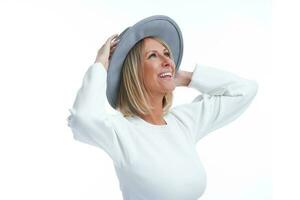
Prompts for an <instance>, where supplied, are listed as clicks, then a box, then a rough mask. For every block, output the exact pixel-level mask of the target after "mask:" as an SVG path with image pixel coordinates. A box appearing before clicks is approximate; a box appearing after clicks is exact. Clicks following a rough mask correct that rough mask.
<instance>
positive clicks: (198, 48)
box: [0, 0, 272, 200]
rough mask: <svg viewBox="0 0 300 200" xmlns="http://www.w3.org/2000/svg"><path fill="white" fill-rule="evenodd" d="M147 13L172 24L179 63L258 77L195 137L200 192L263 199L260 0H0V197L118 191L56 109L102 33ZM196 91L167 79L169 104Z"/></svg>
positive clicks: (265, 162) (265, 159)
mask: <svg viewBox="0 0 300 200" xmlns="http://www.w3.org/2000/svg"><path fill="white" fill-rule="evenodd" d="M155 14H163V15H168V16H170V17H171V18H173V19H174V20H175V21H176V22H177V23H178V25H179V26H180V27H181V30H182V34H183V38H184V55H183V60H182V64H181V69H183V70H189V71H192V70H193V68H194V66H195V64H196V63H201V64H206V65H211V66H215V67H218V68H220V69H224V70H228V71H230V72H233V73H236V74H238V75H240V76H242V77H245V78H249V79H255V80H257V81H258V83H259V91H258V94H257V96H256V98H255V100H254V101H253V103H252V104H251V106H250V107H249V108H248V110H247V111H246V112H245V113H244V114H243V115H242V116H241V117H240V118H238V119H237V120H235V121H234V122H232V123H231V124H229V125H227V126H226V127H224V128H222V129H219V130H217V131H215V132H213V133H211V134H210V135H208V136H207V137H205V138H204V139H203V140H202V141H200V142H199V144H198V146H197V150H198V152H199V155H200V157H201V160H202V162H203V164H204V166H205V169H206V172H207V176H208V185H207V189H206V191H205V193H204V195H203V196H202V197H201V198H200V200H220V199H222V200H254V199H255V200H270V199H271V134H272V131H271V130H270V126H269V125H270V123H269V124H268V123H267V122H266V120H268V119H269V116H270V110H267V109H265V105H266V104H268V102H267V99H266V95H267V94H268V91H267V90H266V87H268V82H267V81H266V77H267V76H270V74H272V71H271V1H270V0H241V1H237V0H227V1H222V0H210V1H208V0H194V1H188V0H185V1H177V2H176V1H173V0H167V1H161V0H151V1H145V2H142V1H138V0H129V1H112V0H98V1H96V0H72V1H71V0H55V1H54V0H51V1H33V0H30V1H26V3H25V2H23V1H21V0H20V1H1V3H0V22H1V33H0V34H1V37H0V54H1V61H0V62H1V63H0V64H1V65H0V67H1V68H0V69H1V71H0V72H1V73H0V78H1V79H0V81H1V84H0V87H1V88H0V89H1V93H2V95H1V96H2V97H1V105H0V106H1V107H0V108H1V115H0V117H1V132H0V134H1V140H0V156H1V157H0V158H1V164H0V169H1V170H0V188H1V189H0V190H1V192H0V199H3V200H4V199H5V200H7V199H8V200H11V199H14V200H15V199H32V200H35V199H43V200H48V199H49V200H50V199H51V200H53V199H73V200H83V199H85V200H87V199H90V200H92V199H95V200H96V199H113V200H114V199H116V200H118V199H122V195H121V191H120V190H119V183H118V180H117V176H116V175H115V172H114V168H113V163H112V161H111V160H110V158H109V157H108V155H106V154H105V152H104V151H102V150H101V149H98V148H96V147H92V146H89V145H86V144H82V143H79V142H77V141H75V140H73V136H72V132H71V129H70V128H69V127H68V126H67V121H66V118H67V117H68V115H69V112H68V109H69V108H71V107H72V105H73V102H74V100H75V97H76V93H77V90H78V89H79V87H80V86H81V83H82V82H81V81H82V78H83V75H84V73H85V71H86V70H87V68H88V67H89V66H90V65H91V64H92V63H93V62H94V60H95V57H96V53H97V50H98V49H99V48H100V47H101V46H102V44H103V43H104V42H105V40H106V39H107V37H109V36H110V35H112V34H114V33H120V32H121V31H122V30H123V29H125V28H126V27H127V26H130V25H133V24H134V23H136V22H137V21H139V20H140V19H142V18H145V17H148V16H151V15H155ZM197 94H198V93H197V92H196V91H194V90H192V89H187V88H177V89H176V91H175V101H174V105H178V104H181V103H184V102H189V101H191V100H192V99H193V97H195V96H196V95H197Z"/></svg>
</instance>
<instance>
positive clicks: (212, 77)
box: [188, 64, 243, 93]
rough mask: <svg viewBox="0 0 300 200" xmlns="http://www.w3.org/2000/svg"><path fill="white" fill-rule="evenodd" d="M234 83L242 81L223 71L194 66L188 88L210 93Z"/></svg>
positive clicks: (198, 65) (204, 66)
mask: <svg viewBox="0 0 300 200" xmlns="http://www.w3.org/2000/svg"><path fill="white" fill-rule="evenodd" d="M236 81H238V82H241V81H243V79H241V78H239V77H238V76H237V75H234V74H232V73H230V72H227V71H225V70H221V69H217V68H215V67H211V66H206V65H200V64H196V66H195V68H194V71H193V75H192V78H191V82H190V84H189V85H188V87H190V88H194V89H197V90H199V91H200V92H202V93H211V92H214V90H215V89H222V87H226V85H227V84H229V83H232V82H236Z"/></svg>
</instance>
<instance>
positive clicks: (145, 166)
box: [67, 63, 258, 200]
mask: <svg viewBox="0 0 300 200" xmlns="http://www.w3.org/2000/svg"><path fill="white" fill-rule="evenodd" d="M106 77H107V72H106V70H105V69H104V67H103V65H102V64H101V63H95V64H93V65H91V66H90V67H89V69H88V70H87V72H86V73H85V75H84V78H83V83H82V87H81V88H80V89H79V90H78V93H77V96H76V100H75V102H74V105H73V108H72V109H69V110H70V112H71V114H70V115H69V117H68V119H67V120H68V126H69V127H70V128H71V129H72V132H73V136H74V139H76V140H79V141H81V142H84V143H88V144H90V145H94V146H97V147H99V148H101V149H103V150H104V151H105V152H106V153H107V154H108V155H109V156H110V157H111V159H112V161H113V163H114V166H115V171H116V174H117V176H118V179H119V183H120V189H121V191H122V194H123V198H124V199H125V200H197V199H198V198H199V197H200V196H201V195H202V194H203V192H204V190H205V187H206V174H205V171H204V169H203V166H202V164H201V161H200V160H199V156H198V154H197V151H196V143H197V142H198V141H199V140H200V139H201V138H202V137H204V136H205V135H207V134H208V133H210V132H212V131H214V130H216V129H218V128H220V127H223V126H224V125H226V124H228V123H230V122H232V121H233V120H235V119H236V118H237V117H239V116H240V115H241V114H242V113H243V112H244V111H245V110H246V108H247V107H248V106H249V105H250V103H251V101H252V100H253V98H254V97H255V95H256V93H257V89H258V84H257V82H256V81H255V80H248V79H244V78H241V77H239V76H237V75H234V74H232V73H229V72H226V71H223V70H220V69H216V68H213V67H208V66H203V65H196V67H195V69H194V71H193V75H192V80H191V82H190V84H189V85H188V87H192V88H195V89H197V90H198V91H200V92H201V93H202V94H200V95H199V96H197V97H196V98H195V99H194V100H193V101H192V102H191V103H188V104H183V105H179V106H175V107H173V108H172V109H171V110H170V112H169V113H168V114H167V115H165V116H164V119H165V121H166V122H167V124H166V125H154V124H151V123H148V122H146V121H144V120H143V119H141V118H139V117H126V118H125V117H123V115H122V114H121V113H120V112H118V111H117V114H108V113H106V112H105V110H106V109H105V101H106Z"/></svg>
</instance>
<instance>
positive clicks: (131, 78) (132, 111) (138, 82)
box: [117, 37, 173, 117]
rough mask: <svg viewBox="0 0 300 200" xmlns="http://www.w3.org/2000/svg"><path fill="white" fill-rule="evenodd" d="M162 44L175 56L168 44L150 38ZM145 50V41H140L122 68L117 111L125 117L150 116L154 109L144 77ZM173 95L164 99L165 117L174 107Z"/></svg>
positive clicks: (168, 95)
mask: <svg viewBox="0 0 300 200" xmlns="http://www.w3.org/2000/svg"><path fill="white" fill-rule="evenodd" d="M148 38H152V39H155V40H156V41H158V42H160V43H161V44H162V45H163V46H164V47H165V48H166V49H167V50H168V51H169V52H170V56H171V59H173V55H172V52H171V49H170V47H169V46H168V44H167V43H166V42H164V41H163V40H161V39H160V38H158V37H148ZM143 48H144V39H143V40H141V41H139V42H138V43H137V44H136V45H135V46H134V47H133V48H132V49H131V50H130V52H129V53H128V55H127V56H126V58H125V61H124V63H123V67H122V77H121V82H120V89H119V93H118V98H117V109H118V110H119V111H120V112H121V113H122V114H123V115H124V116H125V117H127V116H134V115H137V116H140V115H147V114H150V112H151V110H152V109H153V107H152V106H151V105H150V102H149V95H150V93H149V91H148V90H147V88H145V85H144V82H143V77H144V70H143ZM172 101H173V93H172V92H170V93H166V94H165V96H164V97H163V101H162V106H163V115H165V114H167V113H168V111H169V109H170V108H171V106H172Z"/></svg>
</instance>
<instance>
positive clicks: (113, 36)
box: [107, 33, 118, 42]
mask: <svg viewBox="0 0 300 200" xmlns="http://www.w3.org/2000/svg"><path fill="white" fill-rule="evenodd" d="M117 36H118V34H117V33H116V34H113V35H112V36H110V37H109V38H108V39H107V42H111V41H112V40H113V39H114V38H116V37H117Z"/></svg>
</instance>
